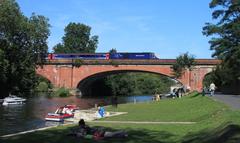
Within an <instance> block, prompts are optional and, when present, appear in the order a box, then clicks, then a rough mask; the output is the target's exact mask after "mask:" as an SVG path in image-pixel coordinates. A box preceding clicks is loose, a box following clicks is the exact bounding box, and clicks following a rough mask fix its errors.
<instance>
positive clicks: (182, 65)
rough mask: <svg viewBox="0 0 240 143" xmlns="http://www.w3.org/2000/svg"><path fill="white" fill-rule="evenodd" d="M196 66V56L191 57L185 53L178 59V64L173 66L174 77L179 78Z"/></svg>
mask: <svg viewBox="0 0 240 143" xmlns="http://www.w3.org/2000/svg"><path fill="white" fill-rule="evenodd" d="M194 64H195V62H194V56H193V55H189V54H188V52H187V53H184V54H182V55H180V56H178V57H177V58H176V63H174V64H173V65H172V70H173V76H174V77H175V78H179V77H181V76H182V74H183V72H184V71H185V70H191V68H192V66H193V65H194Z"/></svg>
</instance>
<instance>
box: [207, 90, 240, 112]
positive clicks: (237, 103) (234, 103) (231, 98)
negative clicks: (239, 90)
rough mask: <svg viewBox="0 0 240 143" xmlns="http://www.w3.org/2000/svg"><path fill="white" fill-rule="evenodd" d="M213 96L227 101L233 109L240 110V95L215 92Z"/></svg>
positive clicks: (221, 100) (215, 98)
mask: <svg viewBox="0 0 240 143" xmlns="http://www.w3.org/2000/svg"><path fill="white" fill-rule="evenodd" d="M211 98H213V99H214V100H217V101H220V102H223V103H225V104H226V105H228V106H230V107H231V108H232V109H235V110H240V95H227V94H215V95H214V96H212V97H211Z"/></svg>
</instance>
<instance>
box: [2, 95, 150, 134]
mask: <svg viewBox="0 0 240 143" xmlns="http://www.w3.org/2000/svg"><path fill="white" fill-rule="evenodd" d="M134 98H135V99H136V100H137V102H142V101H149V100H151V96H129V97H119V98H118V102H119V103H126V102H134ZM66 104H75V105H77V106H79V107H80V109H89V108H92V107H94V106H95V104H101V105H108V104H111V98H110V97H101V98H77V97H75V96H72V97H68V98H56V97H55V98H47V97H45V96H39V97H34V98H30V99H28V100H27V101H26V103H25V104H21V105H10V106H2V105H1V106H0V135H5V134H10V133H16V132H20V131H25V130H31V129H36V128H41V127H45V126H54V125H58V124H59V123H57V122H45V120H44V117H45V115H46V114H47V113H48V112H55V110H56V108H57V107H60V106H64V105H66Z"/></svg>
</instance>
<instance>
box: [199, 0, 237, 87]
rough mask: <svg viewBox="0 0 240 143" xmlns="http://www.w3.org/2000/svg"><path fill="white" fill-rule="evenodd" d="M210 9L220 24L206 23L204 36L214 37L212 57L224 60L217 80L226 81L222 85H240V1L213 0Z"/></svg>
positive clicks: (211, 41)
mask: <svg viewBox="0 0 240 143" xmlns="http://www.w3.org/2000/svg"><path fill="white" fill-rule="evenodd" d="M210 8H212V9H214V11H213V13H212V18H213V19H215V20H217V21H218V22H216V24H212V23H206V25H205V27H203V34H204V35H206V36H212V39H211V40H210V41H209V43H210V49H211V50H213V51H214V52H213V54H212V56H213V57H216V58H218V59H220V60H222V63H221V65H220V66H219V67H218V71H217V72H218V74H219V75H220V76H219V79H217V80H220V81H224V82H222V83H221V85H234V84H237V83H240V82H239V79H240V78H239V77H240V72H239V71H240V11H239V9H240V1H239V0H212V1H211V3H210Z"/></svg>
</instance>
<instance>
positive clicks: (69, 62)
mask: <svg viewBox="0 0 240 143" xmlns="http://www.w3.org/2000/svg"><path fill="white" fill-rule="evenodd" d="M75 61H76V60H71V59H69V60H68V59H55V60H47V62H46V63H45V64H46V65H72V64H73V63H74V62H75ZM175 62H176V59H158V60H129V59H124V60H122V59H121V60H116V59H115V60H102V59H98V60H81V64H82V65H114V66H117V65H173V64H174V63H175ZM220 63H221V61H220V60H217V59H196V60H195V64H196V65H218V64H220Z"/></svg>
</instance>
